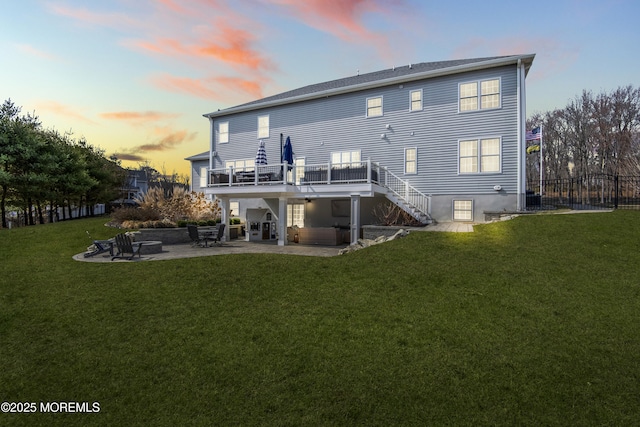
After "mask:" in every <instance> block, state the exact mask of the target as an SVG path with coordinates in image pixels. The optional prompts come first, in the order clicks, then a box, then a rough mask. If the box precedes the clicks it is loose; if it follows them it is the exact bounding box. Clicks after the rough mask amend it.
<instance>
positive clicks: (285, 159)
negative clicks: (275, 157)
mask: <svg viewBox="0 0 640 427" xmlns="http://www.w3.org/2000/svg"><path fill="white" fill-rule="evenodd" d="M282 163H287V164H288V165H289V166H288V168H289V170H291V169H292V165H293V148H292V147H291V138H289V137H287V141H286V142H285V143H284V149H283V152H282Z"/></svg>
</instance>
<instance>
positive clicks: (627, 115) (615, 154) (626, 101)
mask: <svg viewBox="0 0 640 427" xmlns="http://www.w3.org/2000/svg"><path fill="white" fill-rule="evenodd" d="M540 125H542V156H543V159H542V165H543V166H542V167H543V180H544V181H552V180H560V179H581V180H589V178H593V177H597V176H600V177H602V176H608V177H617V176H638V175H640V89H639V88H634V87H633V86H631V85H629V86H624V87H618V88H617V89H615V90H613V91H611V92H600V93H598V94H594V93H593V92H592V91H587V90H583V91H582V93H581V94H580V95H578V96H576V97H575V98H574V99H571V100H570V101H569V102H568V103H567V105H566V106H565V107H564V108H562V109H555V110H553V111H547V112H544V113H535V114H533V115H532V116H531V117H530V118H529V119H528V120H527V129H529V130H530V129H533V128H535V127H537V126H540ZM539 156H540V153H539V152H538V153H537V154H529V155H527V160H526V163H527V168H526V169H527V182H528V183H538V182H539V179H540V169H539V164H540V157H539Z"/></svg>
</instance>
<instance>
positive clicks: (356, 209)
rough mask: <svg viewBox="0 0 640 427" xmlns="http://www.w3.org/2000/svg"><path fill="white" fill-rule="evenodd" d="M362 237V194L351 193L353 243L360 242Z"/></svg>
mask: <svg viewBox="0 0 640 427" xmlns="http://www.w3.org/2000/svg"><path fill="white" fill-rule="evenodd" d="M359 238H360V196H359V195H357V194H352V195H351V244H352V245H355V244H356V243H358V239H359Z"/></svg>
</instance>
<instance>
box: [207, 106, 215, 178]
mask: <svg viewBox="0 0 640 427" xmlns="http://www.w3.org/2000/svg"><path fill="white" fill-rule="evenodd" d="M209 127H210V132H209V133H210V142H209V169H213V153H214V152H215V148H216V146H215V132H214V129H213V117H209ZM208 179H209V177H207V183H209V181H208Z"/></svg>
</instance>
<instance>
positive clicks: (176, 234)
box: [135, 227, 191, 245]
mask: <svg viewBox="0 0 640 427" xmlns="http://www.w3.org/2000/svg"><path fill="white" fill-rule="evenodd" d="M138 233H139V234H136V237H135V240H136V241H141V240H159V241H161V242H162V243H163V244H164V245H175V244H178V243H191V238H190V237H189V232H188V231H187V229H186V227H179V228H141V229H140V230H139V231H138Z"/></svg>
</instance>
